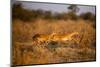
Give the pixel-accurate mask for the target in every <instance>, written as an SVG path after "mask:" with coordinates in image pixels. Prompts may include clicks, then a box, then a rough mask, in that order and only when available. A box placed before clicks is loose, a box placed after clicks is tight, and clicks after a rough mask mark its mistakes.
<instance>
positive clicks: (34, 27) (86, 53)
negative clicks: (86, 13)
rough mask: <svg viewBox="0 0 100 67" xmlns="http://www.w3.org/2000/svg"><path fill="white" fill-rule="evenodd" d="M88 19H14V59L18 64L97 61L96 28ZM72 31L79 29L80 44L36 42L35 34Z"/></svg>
mask: <svg viewBox="0 0 100 67" xmlns="http://www.w3.org/2000/svg"><path fill="white" fill-rule="evenodd" d="M94 23H95V22H94V21H88V20H82V19H78V20H71V19H68V20H56V19H54V20H46V19H41V18H40V19H36V20H35V21H34V20H33V21H22V20H19V19H14V20H13V21H12V57H13V58H12V62H13V64H15V65H27V64H51V63H64V62H66V63H67V62H80V61H95V60H96V28H94ZM53 32H55V33H56V34H70V33H73V32H79V35H80V37H79V38H78V40H79V43H78V44H77V43H75V42H74V40H77V39H76V38H74V39H73V40H71V41H66V42H60V41H49V42H48V43H38V42H36V43H33V39H32V37H33V36H34V35H36V34H52V33H53Z"/></svg>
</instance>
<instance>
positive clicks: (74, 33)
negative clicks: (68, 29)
mask: <svg viewBox="0 0 100 67" xmlns="http://www.w3.org/2000/svg"><path fill="white" fill-rule="evenodd" d="M71 37H74V38H80V34H79V32H73V33H72V34H71Z"/></svg>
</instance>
